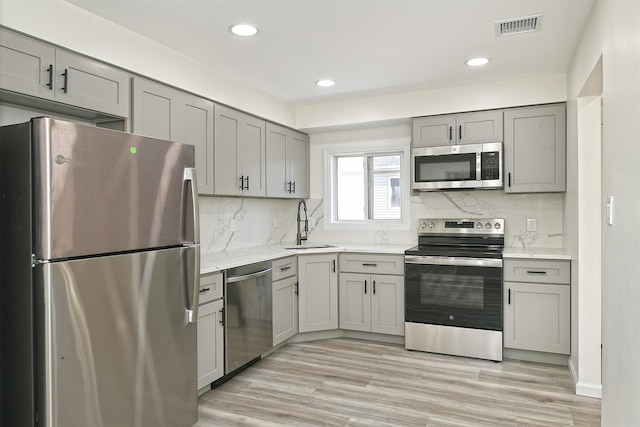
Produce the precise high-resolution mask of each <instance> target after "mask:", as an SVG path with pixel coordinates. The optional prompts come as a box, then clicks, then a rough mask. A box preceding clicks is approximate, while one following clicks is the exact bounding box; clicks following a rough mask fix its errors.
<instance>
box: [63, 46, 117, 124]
mask: <svg viewBox="0 0 640 427" xmlns="http://www.w3.org/2000/svg"><path fill="white" fill-rule="evenodd" d="M56 71H57V73H56V90H55V99H56V101H60V102H64V103H65V104H70V105H75V106H77V107H81V108H87V109H89V110H95V111H100V112H103V113H108V114H113V115H116V116H120V117H129V74H127V73H126V72H125V71H122V70H119V69H117V68H114V67H111V66H109V65H106V64H103V63H101V62H98V61H94V60H92V59H89V58H86V57H83V56H80V55H76V54H74V53H71V52H67V51H65V50H61V49H58V50H56Z"/></svg>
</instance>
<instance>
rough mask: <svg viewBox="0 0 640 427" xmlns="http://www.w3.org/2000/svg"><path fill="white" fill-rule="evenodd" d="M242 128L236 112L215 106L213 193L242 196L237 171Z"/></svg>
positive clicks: (239, 174)
mask: <svg viewBox="0 0 640 427" xmlns="http://www.w3.org/2000/svg"><path fill="white" fill-rule="evenodd" d="M241 126H242V122H241V117H240V115H239V112H238V111H235V110H232V109H230V108H227V107H223V106H221V105H217V104H216V106H215V126H214V132H215V138H214V163H215V168H214V179H213V186H214V193H215V194H216V195H226V196H237V195H240V194H242V188H241V186H242V185H241V183H240V177H241V173H239V170H238V162H237V158H238V153H237V151H238V138H239V137H240V128H241Z"/></svg>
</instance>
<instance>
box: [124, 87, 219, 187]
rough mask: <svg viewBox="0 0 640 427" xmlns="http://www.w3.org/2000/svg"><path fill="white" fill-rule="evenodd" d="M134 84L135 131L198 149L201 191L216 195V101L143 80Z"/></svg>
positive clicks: (132, 121) (197, 158) (132, 122)
mask: <svg viewBox="0 0 640 427" xmlns="http://www.w3.org/2000/svg"><path fill="white" fill-rule="evenodd" d="M131 84H132V90H131V92H132V95H133V103H132V104H133V105H132V113H133V114H132V117H131V131H132V132H133V133H137V134H140V135H145V136H151V137H154V138H161V139H168V140H171V141H178V142H184V143H187V144H191V145H193V146H195V148H196V156H195V157H196V170H197V174H198V192H199V193H200V194H213V102H211V101H208V100H206V99H203V98H198V97H197V96H194V95H190V94H188V93H186V92H182V91H180V90H177V89H174V88H172V87H169V86H165V85H163V84H160V83H156V82H153V81H151V80H147V79H143V78H140V77H134V78H133V79H132V83H131Z"/></svg>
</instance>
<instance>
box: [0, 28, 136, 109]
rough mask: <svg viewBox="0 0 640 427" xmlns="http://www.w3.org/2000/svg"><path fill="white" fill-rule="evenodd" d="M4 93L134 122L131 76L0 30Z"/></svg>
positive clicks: (0, 77)
mask: <svg viewBox="0 0 640 427" xmlns="http://www.w3.org/2000/svg"><path fill="white" fill-rule="evenodd" d="M0 89H3V90H7V91H11V92H15V93H17V94H23V95H29V96H34V97H38V98H42V99H47V100H52V101H56V102H60V103H64V104H67V105H71V106H74V107H79V108H83V109H87V110H93V111H97V112H100V113H105V114H109V115H113V116H118V117H128V116H129V99H130V98H129V74H128V73H127V72H125V71H123V70H120V69H118V68H115V67H112V66H110V65H107V64H104V63H102V62H99V61H96V60H93V59H91V58H88V57H85V56H82V55H79V54H76V53H73V52H70V51H67V50H64V49H60V48H57V47H55V46H52V45H49V44H47V43H44V42H41V41H39V40H36V39H32V38H30V37H27V36H23V35H21V34H17V33H14V32H12V31H10V30H7V29H3V28H0Z"/></svg>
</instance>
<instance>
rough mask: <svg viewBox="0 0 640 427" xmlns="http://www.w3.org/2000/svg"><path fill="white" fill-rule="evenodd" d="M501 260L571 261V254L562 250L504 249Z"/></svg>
mask: <svg viewBox="0 0 640 427" xmlns="http://www.w3.org/2000/svg"><path fill="white" fill-rule="evenodd" d="M502 258H504V259H508V258H520V259H553V260H571V254H570V253H569V252H568V251H566V250H565V249H562V248H504V250H503V251H502Z"/></svg>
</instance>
